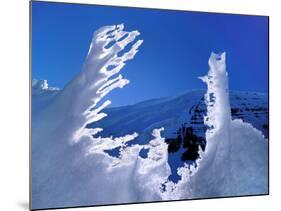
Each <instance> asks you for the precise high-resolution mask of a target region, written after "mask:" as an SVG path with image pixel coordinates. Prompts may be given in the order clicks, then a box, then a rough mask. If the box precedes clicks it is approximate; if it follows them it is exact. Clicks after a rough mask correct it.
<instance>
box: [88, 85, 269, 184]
mask: <svg viewBox="0 0 281 211" xmlns="http://www.w3.org/2000/svg"><path fill="white" fill-rule="evenodd" d="M205 92H206V91H205V90H191V91H187V92H185V93H184V94H181V95H177V96H174V97H166V98H159V99H152V100H147V101H143V102H140V103H137V104H134V105H128V106H122V107H112V108H107V109H105V113H107V114H108V116H107V118H104V119H102V120H101V121H99V122H96V123H94V124H90V125H88V126H87V127H89V128H95V127H101V128H104V130H103V131H102V132H101V136H117V137H118V136H122V135H124V134H128V133H133V132H134V131H136V132H137V133H138V134H139V136H138V137H137V138H136V139H135V140H134V141H132V142H131V144H133V143H137V144H147V141H148V140H150V138H151V131H152V130H153V128H160V127H164V128H165V130H164V131H163V132H162V134H163V136H164V137H166V142H167V143H168V144H169V148H168V149H169V164H170V166H171V170H172V177H170V178H171V179H172V180H174V181H176V180H178V179H179V176H178V175H177V173H176V172H177V168H178V167H180V166H183V165H184V162H185V163H194V162H190V159H192V161H194V160H196V159H195V158H197V157H196V156H199V154H198V153H197V152H198V150H199V149H198V147H201V149H203V150H204V149H205V144H206V141H205V132H206V126H205V125H204V116H205V115H206V109H207V108H206V104H205V102H204V94H205ZM230 105H231V114H232V119H242V120H243V121H245V122H249V123H251V124H252V125H253V126H254V127H255V128H257V129H258V130H260V131H262V132H263V135H264V136H265V137H266V138H268V95H267V94H265V93H257V92H242V91H231V92H230ZM190 130H191V132H190ZM188 131H189V132H188ZM187 133H188V134H187ZM190 133H191V134H190ZM192 135H194V136H193V137H194V138H193V137H191V136H192ZM190 141H195V142H196V143H195V144H194V145H190V143H189V142H190ZM193 146H194V148H193ZM188 149H189V153H190V152H191V151H192V152H191V153H192V155H189V154H188V153H187V152H188ZM118 152H119V149H116V150H110V151H108V153H110V154H111V155H116V156H117V155H118ZM194 153H195V154H194Z"/></svg>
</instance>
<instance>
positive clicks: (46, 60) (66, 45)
mask: <svg viewBox="0 0 281 211" xmlns="http://www.w3.org/2000/svg"><path fill="white" fill-rule="evenodd" d="M119 23H124V24H125V29H126V30H135V29H137V30H139V31H140V32H141V35H140V38H141V39H143V40H144V43H143V45H142V46H141V47H140V51H139V52H138V54H137V55H136V57H135V58H134V59H133V60H131V61H129V62H127V65H126V66H125V68H123V70H122V74H123V75H124V76H125V77H126V78H128V79H129V80H130V82H131V83H130V84H129V85H127V86H125V87H124V88H123V89H120V90H114V91H113V93H111V94H110V98H111V100H112V101H113V104H112V106H119V105H127V104H132V103H135V102H139V101H142V100H146V99H151V98H157V97H163V96H172V95H176V94H179V93H182V92H184V91H186V90H189V89H197V88H200V89H201V88H206V87H205V84H203V83H202V82H201V81H200V80H198V79H197V77H198V76H202V75H205V74H206V73H207V70H208V63H207V62H208V58H209V56H210V53H211V52H212V51H214V52H222V51H226V53H227V71H228V73H229V83H230V89H231V90H241V91H243V90H244V91H257V92H268V33H267V30H268V18H267V17H261V16H241V15H226V14H210V13H197V12H179V11H170V10H150V9H138V8H121V7H105V6H95V5H78V4H62V3H43V2H33V3H32V78H36V79H47V80H48V81H49V85H50V86H56V87H63V86H65V85H66V84H67V82H69V81H70V80H71V79H72V78H73V77H74V76H75V75H76V74H78V72H79V71H80V70H81V66H82V64H83V61H84V59H85V57H86V54H87V51H88V48H89V45H90V41H91V38H92V34H93V32H94V31H95V30H96V29H98V28H99V27H101V26H103V25H112V24H119Z"/></svg>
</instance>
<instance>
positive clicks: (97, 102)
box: [31, 24, 268, 209]
mask: <svg viewBox="0 0 281 211" xmlns="http://www.w3.org/2000/svg"><path fill="white" fill-rule="evenodd" d="M138 35H139V32H138V31H132V32H126V31H124V26H123V25H122V24H121V25H117V26H115V25H113V26H106V27H102V28H101V29H99V30H97V31H96V32H95V33H94V36H93V39H92V42H91V45H90V49H89V52H88V55H87V58H86V60H85V63H84V65H83V68H82V70H81V72H80V73H79V74H78V75H77V76H76V77H75V78H74V79H73V80H72V81H71V82H70V83H69V84H68V85H67V86H66V87H64V88H63V89H62V90H58V89H55V88H49V87H48V85H47V83H46V81H44V80H43V81H34V82H33V83H32V88H33V89H32V90H33V91H32V152H31V153H32V209H39V208H48V207H65V206H67V207H69V206H82V205H84V206H85V205H101V204H116V203H130V202H144V201H159V200H166V199H190V198H197V197H213V196H228V195H243V194H259V193H261V194H262V193H267V173H268V172H267V147H268V146H267V141H266V140H265V139H264V137H263V135H262V133H261V132H260V131H258V130H256V129H255V128H253V127H252V126H251V125H250V124H248V123H244V122H242V121H240V120H231V115H230V106H229V96H228V83H227V80H228V79H227V73H226V71H225V54H222V55H216V54H212V55H211V57H210V60H209V66H210V70H209V73H208V76H205V77H203V78H202V79H203V81H204V82H206V83H207V85H208V91H207V93H206V96H205V100H206V103H207V108H208V113H207V116H206V118H205V124H206V125H208V128H209V129H208V130H207V133H206V138H207V148H206V152H204V153H203V152H201V159H200V160H199V161H198V167H197V168H195V167H194V166H187V165H186V166H184V167H182V168H179V169H178V174H179V175H180V176H181V180H179V181H178V182H177V183H174V182H172V181H169V179H168V177H169V175H170V174H171V170H170V166H169V165H168V152H167V144H166V143H165V142H164V139H163V138H162V136H161V131H163V130H164V128H163V127H159V128H153V129H152V130H151V132H152V138H151V140H150V141H147V144H142V145H141V144H128V143H129V142H132V141H133V140H134V139H136V137H137V136H138V133H136V132H132V133H130V134H125V135H124V136H120V137H112V136H109V137H102V136H98V134H99V133H100V132H101V131H102V130H103V129H102V128H99V127H95V128H89V127H87V125H89V124H92V123H93V122H97V121H100V120H101V119H102V118H104V117H106V116H107V114H106V113H104V112H102V111H103V110H104V109H105V108H106V107H107V106H108V105H109V104H110V103H111V102H110V101H109V100H106V101H103V98H104V97H105V96H106V95H107V94H108V93H109V92H111V91H112V90H113V89H115V88H122V87H123V86H125V85H126V84H128V83H129V81H128V80H127V79H124V78H123V77H122V75H121V74H119V72H120V71H121V69H122V67H124V65H125V63H126V61H128V60H131V59H133V58H134V56H135V55H136V53H137V52H138V48H139V46H140V45H141V44H142V40H137V41H136V37H137V36H138ZM129 43H133V45H132V47H131V48H130V49H129V50H128V51H127V52H125V53H123V52H122V51H123V50H124V49H125V47H126V46H127V45H128V44H129ZM120 52H122V53H123V54H122V55H120ZM116 75H117V76H116ZM115 148H118V149H119V156H117V157H116V156H115V157H114V156H110V155H109V154H108V153H106V152H105V151H106V150H111V149H115ZM142 150H147V156H145V157H142V156H140V152H141V151H142Z"/></svg>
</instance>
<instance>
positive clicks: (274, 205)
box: [0, 0, 281, 211]
mask: <svg viewBox="0 0 281 211" xmlns="http://www.w3.org/2000/svg"><path fill="white" fill-rule="evenodd" d="M68 2H78V3H92V4H105V5H124V6H134V7H148V8H166V9H179V10H194V11H208V12H224V13H225V12H227V13H238V14H239V13H242V14H256V15H269V16H270V143H271V144H270V153H271V155H270V158H271V159H270V162H271V163H270V167H271V168H270V180H271V183H270V184H271V185H270V194H271V195H270V196H262V197H261V196H258V197H244V198H231V199H208V200H198V201H184V202H168V203H155V204H139V205H122V206H112V207H95V208H80V209H68V210H77V211H78V210H91V209H92V210H93V209H96V210H104V211H105V210H116V211H118V210H122V211H131V210H132V209H134V210H136V211H141V210H144V209H159V210H164V211H166V210H196V211H197V210H201V209H207V210H216V211H219V210H229V211H231V210H235V211H237V210H255V211H259V210H271V209H272V210H273V209H274V210H278V207H279V208H280V207H281V206H280V201H281V200H280V196H281V192H280V189H281V185H280V180H281V175H280V165H281V164H280V154H281V153H279V151H280V149H281V144H280V143H281V140H280V139H281V138H279V137H278V136H279V134H278V129H279V125H280V124H278V123H279V121H280V120H279V119H281V117H280V109H281V104H280V96H281V95H280V93H279V90H281V87H280V84H281V83H280V82H279V78H280V77H279V76H280V72H281V67H280V66H281V65H280V60H281V59H280V57H281V53H280V50H281V46H280V39H281V33H280V22H281V16H280V14H281V12H280V6H279V5H278V2H279V1H274V0H254V1H253V0H227V1H224V0H186V1H184V0H149V1H148V0H131V1H129V0H74V1H73V0H68ZM28 5H29V2H28V1H27V0H9V1H2V2H1V7H0V10H1V11H0V16H1V17H0V27H1V28H0V29H1V32H0V34H1V36H0V52H1V54H0V58H1V63H0V64H1V66H0V67H1V68H0V69H1V75H0V80H1V81H0V92H1V94H0V96H1V103H0V106H1V107H0V118H1V121H0V122H1V125H0V128H1V130H0V131H1V133H0V137H1V145H0V146H1V147H0V150H1V151H0V156H1V157H0V169H1V171H0V175H1V176H0V196H1V204H0V206H1V210H14V211H17V210H24V209H25V210H27V206H28V178H29V175H28V160H29V159H28V142H29V140H28V138H29V133H28V128H29V124H28V118H29V113H28V111H29V109H28V102H29V100H28V95H29V90H28V88H29V75H28V74H29V69H28V68H29V54H28V49H29V28H28V27H29V11H28ZM182 27H184V26H182ZM241 77H243V76H241ZM279 130H280V129H279Z"/></svg>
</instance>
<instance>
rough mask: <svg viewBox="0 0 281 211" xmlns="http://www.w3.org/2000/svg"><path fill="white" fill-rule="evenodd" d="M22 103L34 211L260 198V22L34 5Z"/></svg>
mask: <svg viewBox="0 0 281 211" xmlns="http://www.w3.org/2000/svg"><path fill="white" fill-rule="evenodd" d="M49 84H50V85H49ZM30 105H31V106H30V209H31V210H40V209H55V208H73V207H88V206H104V205H117V204H136V203H150V202H163V201H181V200H197V199H211V198H226V197H240V196H257V195H268V194H269V17H268V16H258V15H242V14H241V15H238V14H227V13H211V12H195V11H180V10H167V9H150V8H135V7H125V6H104V5H94V4H78V3H61V2H60V3H59V2H45V1H31V2H30Z"/></svg>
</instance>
